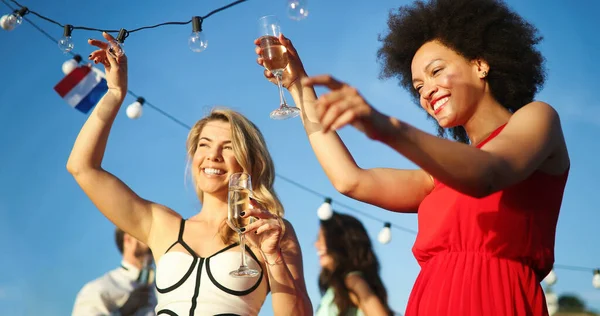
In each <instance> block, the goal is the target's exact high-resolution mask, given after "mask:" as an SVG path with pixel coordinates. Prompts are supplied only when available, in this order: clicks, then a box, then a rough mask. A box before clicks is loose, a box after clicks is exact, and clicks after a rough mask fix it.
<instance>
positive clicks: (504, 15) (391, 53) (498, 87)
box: [377, 0, 546, 143]
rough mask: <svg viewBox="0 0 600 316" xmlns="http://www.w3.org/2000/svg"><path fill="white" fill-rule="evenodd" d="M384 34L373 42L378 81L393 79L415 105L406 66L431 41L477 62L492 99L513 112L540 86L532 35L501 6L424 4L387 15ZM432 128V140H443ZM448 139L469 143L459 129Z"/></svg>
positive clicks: (493, 1)
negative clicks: (482, 62) (484, 65)
mask: <svg viewBox="0 0 600 316" xmlns="http://www.w3.org/2000/svg"><path fill="white" fill-rule="evenodd" d="M388 27H389V30H388V31H389V32H388V33H387V34H386V35H385V36H381V35H380V36H379V41H380V42H382V43H383V46H382V47H381V48H380V49H379V51H378V52H377V58H378V60H379V62H380V64H381V66H382V70H381V74H380V77H381V78H390V77H397V78H398V79H399V80H400V85H401V86H402V87H404V88H405V89H407V90H408V91H409V92H411V94H412V96H413V97H414V98H415V99H416V101H417V103H418V100H419V95H418V93H417V92H416V91H415V89H414V88H413V86H412V73H411V63H412V59H413V56H414V55H415V53H416V52H417V50H418V49H419V48H420V47H421V46H422V45H423V44H425V43H427V42H430V41H433V40H436V41H439V42H440V43H442V44H444V45H445V46H447V47H449V48H450V49H452V50H454V51H456V52H457V53H458V54H460V55H462V56H463V57H464V58H466V59H468V60H474V59H483V60H485V61H486V62H487V63H488V64H489V66H490V71H489V74H488V76H487V80H488V84H489V86H490V90H491V93H492V95H493V97H494V98H495V99H496V100H497V101H498V102H499V103H500V104H502V105H503V106H504V107H506V108H507V109H508V110H509V111H511V112H515V111H516V110H518V109H520V108H521V107H523V106H524V105H526V104H527V103H530V102H532V101H533V98H534V96H535V94H536V93H537V92H538V90H539V89H541V88H542V86H543V84H544V81H545V77H546V76H545V68H544V62H545V60H544V57H543V56H542V54H541V53H540V52H539V51H538V50H537V48H536V44H538V43H539V42H540V41H541V40H542V36H541V35H539V33H538V30H537V29H536V28H535V27H534V26H533V25H532V24H530V23H528V22H527V21H525V20H524V19H523V18H522V17H521V16H519V15H518V14H517V13H516V12H514V11H512V10H511V9H510V8H508V6H507V5H506V4H505V3H504V2H503V1H502V0H429V1H421V0H419V1H416V2H415V3H413V4H412V5H407V6H401V7H400V8H399V9H398V10H397V12H395V10H392V11H391V12H390V16H389V20H388ZM446 132H447V131H446V130H444V128H442V127H441V126H438V136H440V137H444V136H446ZM449 132H450V134H451V136H452V137H453V138H454V139H455V140H457V141H460V142H463V143H469V139H468V136H467V134H466V131H465V129H464V128H463V127H462V126H458V127H454V128H451V129H450V131H449Z"/></svg>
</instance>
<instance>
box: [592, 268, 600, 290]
mask: <svg viewBox="0 0 600 316" xmlns="http://www.w3.org/2000/svg"><path fill="white" fill-rule="evenodd" d="M592 285H593V286H594V287H595V288H597V289H600V269H596V270H594V276H593V277H592Z"/></svg>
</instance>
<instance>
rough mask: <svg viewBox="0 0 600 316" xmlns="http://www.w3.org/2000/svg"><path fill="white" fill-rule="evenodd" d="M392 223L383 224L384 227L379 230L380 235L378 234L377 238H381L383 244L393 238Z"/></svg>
mask: <svg viewBox="0 0 600 316" xmlns="http://www.w3.org/2000/svg"><path fill="white" fill-rule="evenodd" d="M391 227H392V224H390V223H385V224H383V228H382V229H381V230H380V231H379V235H377V240H379V242H380V243H382V244H384V245H385V244H387V243H389V242H390V241H391V240H392V229H391Z"/></svg>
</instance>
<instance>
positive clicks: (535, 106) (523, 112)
mask: <svg viewBox="0 0 600 316" xmlns="http://www.w3.org/2000/svg"><path fill="white" fill-rule="evenodd" d="M532 115H533V117H532ZM523 119H529V120H532V119H533V120H535V121H546V122H550V123H558V122H559V121H560V119H559V115H558V112H557V111H556V109H555V108H554V107H552V106H551V105H550V104H548V103H546V102H543V101H533V102H531V103H528V104H526V105H525V106H523V107H522V108H520V109H519V110H517V111H516V112H515V114H514V115H513V117H512V118H511V122H513V121H520V120H523Z"/></svg>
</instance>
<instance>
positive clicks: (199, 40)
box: [188, 16, 208, 53]
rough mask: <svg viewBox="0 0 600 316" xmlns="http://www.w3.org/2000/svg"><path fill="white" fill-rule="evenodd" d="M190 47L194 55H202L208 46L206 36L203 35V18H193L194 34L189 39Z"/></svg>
mask: <svg viewBox="0 0 600 316" xmlns="http://www.w3.org/2000/svg"><path fill="white" fill-rule="evenodd" d="M188 46H189V47H190V49H191V50H192V52H194V53H200V52H202V51H204V50H205V49H206V47H207V46H208V41H207V40H206V35H204V33H202V18H201V17H199V16H194V17H192V34H190V37H189V38H188Z"/></svg>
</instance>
